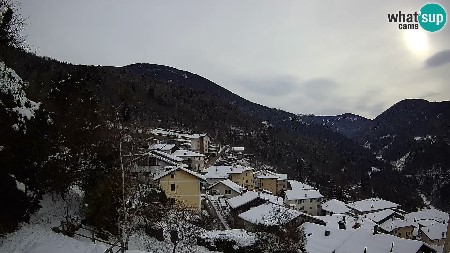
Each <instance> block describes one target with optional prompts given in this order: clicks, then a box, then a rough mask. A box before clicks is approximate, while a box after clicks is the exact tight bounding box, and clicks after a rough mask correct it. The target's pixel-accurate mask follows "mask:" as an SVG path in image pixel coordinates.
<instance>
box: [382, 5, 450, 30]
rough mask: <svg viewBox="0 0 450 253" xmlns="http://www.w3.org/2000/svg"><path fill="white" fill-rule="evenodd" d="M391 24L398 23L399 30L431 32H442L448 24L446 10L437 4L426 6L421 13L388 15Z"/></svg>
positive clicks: (400, 12)
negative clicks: (420, 29) (420, 28)
mask: <svg viewBox="0 0 450 253" xmlns="http://www.w3.org/2000/svg"><path fill="white" fill-rule="evenodd" d="M388 21H389V22H390V23H398V29H419V26H420V27H422V29H424V30H426V31H429V32H436V31H439V30H441V29H442V28H443V27H444V26H445V23H446V22H447V13H446V12H445V9H444V8H443V7H442V6H441V5H439V4H436V3H429V4H425V5H424V6H423V7H422V8H421V9H420V11H419V12H417V11H416V12H414V13H403V12H402V11H399V12H398V13H393V14H388Z"/></svg>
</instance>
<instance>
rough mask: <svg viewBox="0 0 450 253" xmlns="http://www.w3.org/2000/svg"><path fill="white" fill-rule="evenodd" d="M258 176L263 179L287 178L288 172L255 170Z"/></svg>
mask: <svg viewBox="0 0 450 253" xmlns="http://www.w3.org/2000/svg"><path fill="white" fill-rule="evenodd" d="M255 177H256V178H261V179H276V180H287V178H288V176H287V174H280V173H276V172H273V171H270V170H260V171H256V172H255Z"/></svg>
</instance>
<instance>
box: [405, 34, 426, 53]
mask: <svg viewBox="0 0 450 253" xmlns="http://www.w3.org/2000/svg"><path fill="white" fill-rule="evenodd" d="M404 40H405V42H406V46H407V47H408V49H409V50H411V52H413V53H414V54H415V55H417V56H425V55H427V53H428V51H429V43H428V36H427V34H426V32H425V31H422V30H406V31H405V35H404Z"/></svg>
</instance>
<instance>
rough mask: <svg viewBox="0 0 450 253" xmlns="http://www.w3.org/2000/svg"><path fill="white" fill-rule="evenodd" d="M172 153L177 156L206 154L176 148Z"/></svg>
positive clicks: (200, 155)
mask: <svg viewBox="0 0 450 253" xmlns="http://www.w3.org/2000/svg"><path fill="white" fill-rule="evenodd" d="M172 155H174V156H177V157H202V156H205V155H203V154H200V153H197V152H194V151H190V150H181V149H179V150H176V151H175V152H173V153H172Z"/></svg>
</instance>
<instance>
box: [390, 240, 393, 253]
mask: <svg viewBox="0 0 450 253" xmlns="http://www.w3.org/2000/svg"><path fill="white" fill-rule="evenodd" d="M393 250H394V242H392V243H391V250H390V251H389V252H392V251H393Z"/></svg>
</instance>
